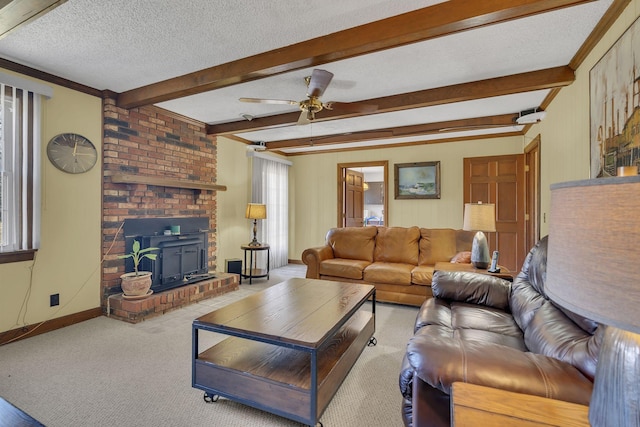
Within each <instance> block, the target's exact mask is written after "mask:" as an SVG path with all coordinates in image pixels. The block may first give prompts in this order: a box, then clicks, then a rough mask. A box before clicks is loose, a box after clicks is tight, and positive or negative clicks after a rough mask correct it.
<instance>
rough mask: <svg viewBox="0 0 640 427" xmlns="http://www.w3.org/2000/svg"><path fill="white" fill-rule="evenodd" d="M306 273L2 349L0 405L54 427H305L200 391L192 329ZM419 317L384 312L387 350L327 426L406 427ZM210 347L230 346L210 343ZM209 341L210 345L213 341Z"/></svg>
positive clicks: (365, 357) (351, 383)
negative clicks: (408, 372)
mask: <svg viewBox="0 0 640 427" xmlns="http://www.w3.org/2000/svg"><path fill="white" fill-rule="evenodd" d="M303 276H304V266H296V265H292V266H288V267H284V268H281V269H277V270H274V271H273V272H272V274H271V278H270V280H269V281H268V282H267V281H265V280H258V281H255V282H254V284H253V285H248V284H246V283H243V284H242V285H241V286H240V290H239V291H237V292H232V293H230V294H227V295H224V296H221V297H218V298H215V299H210V300H207V301H203V302H201V303H199V304H195V305H192V306H189V307H186V308H183V309H180V310H176V311H174V312H171V313H168V314H165V315H164V316H161V317H158V318H154V319H150V320H147V321H145V322H142V323H139V324H137V325H131V324H128V323H124V322H121V321H118V320H114V319H110V318H107V317H99V318H96V319H92V320H89V321H86V322H82V323H79V324H76V325H73V326H69V327H67V328H64V329H60V330H57V331H54V332H49V333H47V334H43V335H40V336H36V337H33V338H29V339H26V340H23V341H19V342H15V343H12V344H8V345H5V346H3V347H0V396H2V397H4V398H5V399H7V400H9V401H10V402H12V403H13V404H15V405H16V406H18V407H20V408H21V409H23V410H24V411H26V412H28V413H29V414H31V415H32V416H33V417H35V418H36V419H38V420H40V421H41V422H42V423H44V424H45V425H47V426H49V427H56V426H59V427H75V426H132V427H133V426H208V427H210V426H224V427H230V426H238V427H247V426H260V427H263V426H299V425H300V424H299V423H297V422H293V421H290V420H287V419H284V418H281V417H278V416H275V415H271V414H268V413H266V412H262V411H259V410H255V409H252V408H250V407H247V406H244V405H241V404H238V403H235V402H232V401H230V400H226V399H220V400H219V401H218V402H217V403H211V404H207V403H205V402H204V401H203V398H202V397H203V392H202V391H201V390H198V389H194V388H192V387H191V323H192V321H193V319H195V318H196V317H198V316H200V315H202V314H204V313H207V312H210V311H211V310H214V309H216V308H218V307H220V306H222V305H225V304H228V303H229V302H232V301H235V300H237V299H240V298H242V297H245V296H247V295H249V294H251V293H253V292H256V291H258V290H261V289H264V288H265V287H266V286H269V285H271V284H275V283H279V282H280V281H282V280H284V279H286V278H288V277H303ZM416 313H417V308H415V307H405V306H398V305H392V304H378V305H377V310H376V314H377V316H376V333H375V336H376V338H377V339H378V345H377V346H375V347H368V348H366V349H365V350H364V352H363V353H362V355H361V356H360V358H359V359H358V361H357V363H356V364H355V366H354V367H353V369H352V370H351V372H350V374H349V376H348V377H347V378H346V380H345V381H344V383H343V384H342V387H341V388H340V389H339V390H338V393H337V394H336V395H335V397H334V398H333V400H332V401H331V403H330V405H329V407H328V408H327V409H326V411H325V412H324V414H323V416H322V417H321V419H320V421H321V422H322V423H323V424H324V426H326V427H330V426H335V427H343V426H384V427H393V426H398V427H401V426H402V425H403V423H402V418H401V413H400V402H401V397H400V392H399V390H398V373H399V369H400V363H401V360H402V356H403V354H404V349H405V346H406V343H407V340H408V339H409V337H410V336H411V334H412V327H413V322H414V319H415V315H416ZM201 336H202V337H203V338H201V340H202V342H203V344H205V345H206V343H207V341H206V340H210V341H211V343H213V342H216V341H218V340H221V339H223V338H224V337H223V336H221V335H217V334H201ZM204 336H208V338H204Z"/></svg>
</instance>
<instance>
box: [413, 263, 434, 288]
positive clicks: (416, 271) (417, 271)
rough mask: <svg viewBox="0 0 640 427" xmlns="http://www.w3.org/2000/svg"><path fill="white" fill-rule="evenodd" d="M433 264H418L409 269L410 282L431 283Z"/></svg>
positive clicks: (418, 283) (417, 283)
mask: <svg viewBox="0 0 640 427" xmlns="http://www.w3.org/2000/svg"><path fill="white" fill-rule="evenodd" d="M433 272H434V266H433V265H419V266H417V267H414V268H413V270H411V283H414V284H416V285H431V280H432V279H433Z"/></svg>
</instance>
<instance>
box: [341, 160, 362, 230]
mask: <svg viewBox="0 0 640 427" xmlns="http://www.w3.org/2000/svg"><path fill="white" fill-rule="evenodd" d="M344 208H345V215H344V226H345V227H362V225H363V224H364V174H363V173H362V172H356V171H354V170H352V169H346V170H345V180H344Z"/></svg>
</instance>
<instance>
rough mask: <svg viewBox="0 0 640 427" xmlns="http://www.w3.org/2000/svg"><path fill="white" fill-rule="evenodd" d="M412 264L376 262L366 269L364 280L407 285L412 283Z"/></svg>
mask: <svg viewBox="0 0 640 427" xmlns="http://www.w3.org/2000/svg"><path fill="white" fill-rule="evenodd" d="M413 267H414V266H413V265H411V264H401V263H392V262H374V263H373V264H371V265H369V266H368V267H367V268H365V269H364V281H365V282H369V283H389V284H392V285H406V284H408V283H411V270H413Z"/></svg>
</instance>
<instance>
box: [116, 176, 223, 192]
mask: <svg viewBox="0 0 640 427" xmlns="http://www.w3.org/2000/svg"><path fill="white" fill-rule="evenodd" d="M111 182H114V183H117V184H146V185H157V186H160V187H172V188H187V189H191V190H209V191H227V186H226V185H217V184H209V183H205V182H198V181H186V180H181V179H169V178H163V177H158V176H139V175H131V174H115V175H112V176H111Z"/></svg>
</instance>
